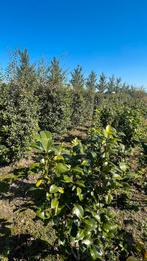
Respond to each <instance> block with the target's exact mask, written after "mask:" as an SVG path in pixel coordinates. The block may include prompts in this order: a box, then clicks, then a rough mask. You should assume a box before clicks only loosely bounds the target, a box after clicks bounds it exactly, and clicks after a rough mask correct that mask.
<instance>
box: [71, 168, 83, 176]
mask: <svg viewBox="0 0 147 261" xmlns="http://www.w3.org/2000/svg"><path fill="white" fill-rule="evenodd" d="M72 171H73V173H77V174H84V172H83V169H81V168H80V167H78V166H77V167H75V168H73V169H72Z"/></svg>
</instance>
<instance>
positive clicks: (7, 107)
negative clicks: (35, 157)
mask: <svg viewBox="0 0 147 261" xmlns="http://www.w3.org/2000/svg"><path fill="white" fill-rule="evenodd" d="M19 57H20V63H19V66H17V67H16V72H17V74H16V78H14V79H12V80H11V82H10V84H9V85H6V84H3V85H2V86H1V95H0V106H1V110H0V125H1V128H0V146H1V152H0V157H1V162H10V161H12V160H15V159H16V158H20V157H21V156H22V155H23V153H24V151H25V149H26V147H27V146H28V145H29V143H30V141H31V140H32V137H33V135H34V133H35V131H36V130H37V128H38V127H37V117H36V116H37V115H36V112H37V101H36V99H35V98H34V97H33V92H34V86H33V84H34V81H35V80H34V79H35V78H34V77H35V76H34V71H33V68H32V66H31V65H30V64H29V58H28V54H27V52H26V51H24V52H20V53H19Z"/></svg>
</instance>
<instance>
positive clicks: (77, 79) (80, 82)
mask: <svg viewBox="0 0 147 261" xmlns="http://www.w3.org/2000/svg"><path fill="white" fill-rule="evenodd" d="M71 76H72V78H71V81H70V82H71V84H72V87H73V89H74V90H75V91H81V90H83V88H84V83H85V81H84V76H83V74H82V67H81V66H80V65H78V66H77V67H76V68H75V69H74V71H73V72H72V73H71Z"/></svg>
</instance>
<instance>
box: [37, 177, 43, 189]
mask: <svg viewBox="0 0 147 261" xmlns="http://www.w3.org/2000/svg"><path fill="white" fill-rule="evenodd" d="M42 182H43V179H38V180H37V182H36V187H37V188H38V187H40V185H41V184H42Z"/></svg>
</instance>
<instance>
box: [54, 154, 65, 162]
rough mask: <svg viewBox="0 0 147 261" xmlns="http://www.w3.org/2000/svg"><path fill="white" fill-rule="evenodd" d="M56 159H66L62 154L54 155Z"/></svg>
mask: <svg viewBox="0 0 147 261" xmlns="http://www.w3.org/2000/svg"><path fill="white" fill-rule="evenodd" d="M54 160H55V161H60V160H64V157H63V156H62V155H56V156H55V157H54Z"/></svg>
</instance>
